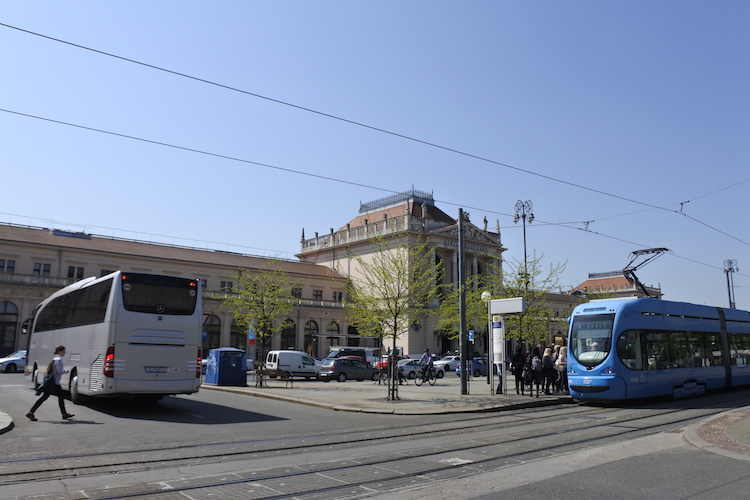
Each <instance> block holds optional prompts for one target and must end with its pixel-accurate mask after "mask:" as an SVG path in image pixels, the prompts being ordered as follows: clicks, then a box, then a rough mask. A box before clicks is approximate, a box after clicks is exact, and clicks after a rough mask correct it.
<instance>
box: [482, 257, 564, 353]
mask: <svg viewBox="0 0 750 500" xmlns="http://www.w3.org/2000/svg"><path fill="white" fill-rule="evenodd" d="M543 257H544V255H541V256H539V257H537V254H536V250H534V252H533V253H532V255H531V256H530V257H529V258H528V259H527V261H526V264H524V263H523V262H519V261H517V260H513V261H511V262H508V261H506V262H505V263H506V270H505V272H504V273H503V280H502V290H501V293H502V296H501V297H494V298H509V297H525V298H526V312H524V313H519V314H509V315H507V316H505V317H504V319H505V336H506V338H512V339H516V340H518V341H519V342H524V343H528V344H531V345H537V344H538V343H539V342H541V341H543V340H546V339H547V332H548V325H549V321H550V316H551V314H550V311H549V308H548V305H547V294H548V293H551V292H553V291H554V290H556V289H557V288H558V285H559V276H560V274H561V273H562V272H563V271H565V266H566V265H567V262H564V263H562V264H550V265H549V268H548V269H547V271H546V273H545V271H544V270H543V268H542V258H543Z"/></svg>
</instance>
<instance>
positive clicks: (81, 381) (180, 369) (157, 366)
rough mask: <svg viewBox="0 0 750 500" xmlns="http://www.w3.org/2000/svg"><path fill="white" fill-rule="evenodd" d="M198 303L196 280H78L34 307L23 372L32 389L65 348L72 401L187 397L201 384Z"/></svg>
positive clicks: (122, 276) (131, 276) (65, 381)
mask: <svg viewBox="0 0 750 500" xmlns="http://www.w3.org/2000/svg"><path fill="white" fill-rule="evenodd" d="M201 306H202V302H201V293H200V287H199V284H198V282H197V281H196V280H191V279H186V278H178V277H171V276H160V275H154V274H142V273H128V272H123V271H117V272H115V273H112V274H109V275H107V276H104V277H102V278H93V277H92V278H86V279H83V280H81V281H78V282H76V283H73V284H72V285H70V286H67V287H65V288H63V289H62V290H59V291H58V292H56V293H54V294H53V295H52V296H50V297H49V298H48V299H46V300H45V301H43V302H42V303H41V304H39V305H38V306H37V307H36V309H35V310H34V315H33V317H32V318H30V319H29V320H28V321H29V324H28V329H29V332H30V335H31V338H30V339H29V349H28V355H27V362H26V372H25V373H26V375H31V380H32V383H33V384H34V387H37V386H38V385H39V384H40V383H41V381H42V378H44V372H45V370H46V368H47V365H48V364H49V362H50V361H51V360H52V357H53V355H54V350H55V347H56V346H58V345H63V346H65V347H66V349H67V355H66V356H65V357H64V358H63V362H64V364H65V369H66V370H68V373H66V374H65V375H63V377H62V381H61V383H60V385H61V386H62V388H63V390H67V391H69V392H70V397H71V400H72V401H73V402H74V403H80V401H81V399H82V398H81V397H82V396H93V397H98V396H127V395H136V396H147V397H149V398H152V399H155V400H158V399H159V398H161V397H162V396H165V395H170V394H192V393H194V392H197V391H198V388H199V387H200V383H201V343H200V342H201V321H202V310H201Z"/></svg>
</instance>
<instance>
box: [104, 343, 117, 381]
mask: <svg viewBox="0 0 750 500" xmlns="http://www.w3.org/2000/svg"><path fill="white" fill-rule="evenodd" d="M104 376H105V377H110V378H112V377H114V376H115V348H114V347H110V348H109V349H107V355H106V356H104Z"/></svg>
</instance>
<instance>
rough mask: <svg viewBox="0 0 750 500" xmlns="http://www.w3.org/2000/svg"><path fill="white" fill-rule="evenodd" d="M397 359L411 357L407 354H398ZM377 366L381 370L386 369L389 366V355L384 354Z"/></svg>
mask: <svg viewBox="0 0 750 500" xmlns="http://www.w3.org/2000/svg"><path fill="white" fill-rule="evenodd" d="M396 359H397V360H399V361H401V360H402V359H409V358H408V357H406V356H401V355H398V356H396ZM375 368H377V369H379V370H386V369H387V368H388V356H383V357H382V358H380V359H379V360H378V361H377V362H376V363H375Z"/></svg>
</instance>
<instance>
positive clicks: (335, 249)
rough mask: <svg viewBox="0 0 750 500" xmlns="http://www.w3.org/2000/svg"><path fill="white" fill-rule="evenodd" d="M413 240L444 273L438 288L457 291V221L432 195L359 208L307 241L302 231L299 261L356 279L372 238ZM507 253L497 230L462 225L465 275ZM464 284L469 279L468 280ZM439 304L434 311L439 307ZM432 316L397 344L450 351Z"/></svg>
mask: <svg viewBox="0 0 750 500" xmlns="http://www.w3.org/2000/svg"><path fill="white" fill-rule="evenodd" d="M404 234H406V235H407V236H406V237H407V238H410V239H411V240H412V241H415V242H416V240H417V239H418V238H422V239H424V240H426V242H427V247H428V249H429V252H430V261H431V262H432V263H433V265H434V266H440V267H441V268H442V269H443V273H442V283H440V284H442V285H448V286H457V284H458V282H459V273H458V266H459V247H458V221H457V219H454V218H452V217H450V216H449V215H447V214H446V213H445V212H443V211H442V210H440V209H439V208H438V207H436V206H435V200H434V198H433V195H432V194H431V193H427V192H423V191H417V190H414V189H412V190H411V191H407V192H404V193H399V194H395V195H392V196H388V197H386V198H382V199H379V200H375V201H372V202H368V203H363V204H361V205H360V209H359V215H357V216H356V217H354V218H353V219H351V220H350V221H349V222H348V223H346V224H345V225H344V226H343V227H341V228H340V229H339V230H337V231H334V230H333V228H331V230H330V232H329V233H327V234H325V235H323V236H320V235H319V234H318V233H315V237H313V238H308V239H306V238H305V236H304V231H303V234H302V240H301V244H300V253H299V254H297V257H298V258H299V259H300V260H301V261H302V262H308V263H314V264H319V265H323V266H326V267H329V268H330V269H332V270H334V271H337V272H339V273H341V274H342V275H344V276H353V277H356V276H358V273H359V269H358V261H357V259H356V258H355V257H354V256H359V257H361V258H362V259H364V260H366V259H367V256H368V255H369V254H370V253H371V252H372V251H373V247H372V244H371V240H372V238H374V237H383V238H386V239H387V238H396V237H399V238H401V237H404ZM505 250H506V249H505V248H504V247H503V246H502V243H501V241H500V232H499V229H498V230H497V231H495V232H492V231H489V230H488V229H487V221H486V220H485V221H484V224H483V227H478V226H476V225H474V224H472V223H471V222H469V221H466V222H464V262H465V265H466V274H467V276H473V275H484V274H485V273H488V272H493V271H492V270H499V269H501V267H502V254H503V252H504V251H505ZM467 281H468V279H467ZM437 305H438V304H437V303H436V304H435V307H436V308H437ZM436 325H437V321H436V318H435V317H431V318H427V319H426V321H425V323H424V324H419V325H415V328H412V329H411V330H410V331H409V333H408V334H406V335H403V336H402V337H400V338H399V339H398V341H397V344H398V345H399V346H400V347H403V348H404V351H405V352H406V353H407V354H416V353H421V352H423V351H424V349H425V348H428V349H430V350H431V351H432V352H446V351H453V350H455V349H457V348H458V345H457V341H456V340H449V339H448V338H447V337H443V336H442V335H440V332H439V331H438V329H437V326H436Z"/></svg>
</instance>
